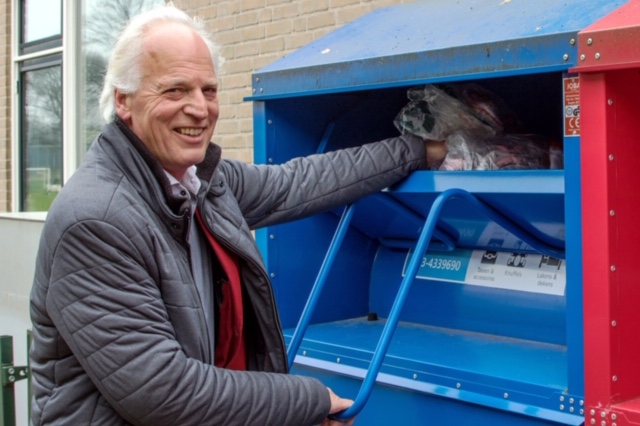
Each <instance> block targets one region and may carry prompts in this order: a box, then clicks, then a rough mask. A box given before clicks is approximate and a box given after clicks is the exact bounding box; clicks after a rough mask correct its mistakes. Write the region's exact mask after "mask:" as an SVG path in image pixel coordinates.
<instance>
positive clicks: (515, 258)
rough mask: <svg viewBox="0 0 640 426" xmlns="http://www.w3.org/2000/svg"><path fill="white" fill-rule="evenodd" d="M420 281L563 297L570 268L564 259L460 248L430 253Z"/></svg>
mask: <svg viewBox="0 0 640 426" xmlns="http://www.w3.org/2000/svg"><path fill="white" fill-rule="evenodd" d="M412 254H413V251H411V250H410V251H409V252H408V253H407V258H406V259H405V264H404V268H403V270H402V275H403V276H404V274H405V271H406V268H407V266H408V264H409V261H410V259H411V256H412ZM416 278H417V279H425V280H433V279H436V280H439V281H446V282H452V283H459V284H468V285H477V286H483V287H493V288H501V289H505V290H516V291H528V292H532V293H543V294H551V295H556V296H563V295H564V292H565V287H566V283H567V269H566V265H565V262H564V260H562V259H556V258H554V257H550V256H547V255H543V254H531V253H519V252H500V251H494V250H490V249H489V250H464V249H456V250H453V251H450V252H426V253H425V254H424V256H423V257H422V259H421V261H420V266H419V268H418V273H417V274H416Z"/></svg>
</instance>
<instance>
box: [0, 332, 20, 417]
mask: <svg viewBox="0 0 640 426" xmlns="http://www.w3.org/2000/svg"><path fill="white" fill-rule="evenodd" d="M12 366H13V337H11V336H0V368H1V370H0V371H2V387H1V388H0V426H15V424H16V409H15V405H16V401H15V395H14V389H13V382H11V381H9V380H8V379H7V380H5V370H7V369H8V368H11V367H12Z"/></svg>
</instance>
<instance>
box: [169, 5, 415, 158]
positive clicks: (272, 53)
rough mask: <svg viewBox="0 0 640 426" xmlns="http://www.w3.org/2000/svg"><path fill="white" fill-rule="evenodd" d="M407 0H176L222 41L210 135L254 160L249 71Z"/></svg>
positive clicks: (232, 154) (227, 152)
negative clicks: (213, 129) (217, 109)
mask: <svg viewBox="0 0 640 426" xmlns="http://www.w3.org/2000/svg"><path fill="white" fill-rule="evenodd" d="M406 2H407V1H406V0H369V1H365V0H225V1H216V0H174V1H173V3H174V4H175V5H176V6H178V7H180V8H181V9H183V10H185V11H187V12H189V13H190V14H192V15H196V16H200V17H201V18H203V19H204V20H205V21H206V22H207V25H208V27H209V28H210V29H211V31H212V32H213V34H214V35H215V38H216V40H217V42H218V43H219V44H220V45H221V46H222V56H223V57H224V58H225V62H224V65H223V66H222V67H221V70H220V72H219V79H220V84H221V87H220V119H219V121H218V125H217V128H216V133H215V134H214V141H215V142H216V143H218V144H220V145H222V147H223V148H224V151H223V155H224V156H225V157H227V158H236V159H239V160H243V161H247V162H251V161H253V134H252V129H253V117H252V112H253V111H252V105H251V103H250V102H243V98H245V97H246V96H250V95H251V74H252V73H253V72H254V71H256V70H258V69H260V68H261V67H263V66H265V65H267V64H270V63H272V62H274V61H275V60H277V59H279V58H281V57H283V56H284V55H286V54H287V53H290V52H292V51H293V50H295V49H297V48H299V47H302V46H304V45H306V44H308V43H309V42H311V41H313V40H315V39H317V38H319V37H321V36H323V35H325V34H327V33H328V32H331V31H332V30H334V29H336V28H338V27H340V26H342V25H344V24H345V23H348V22H351V21H353V20H354V19H356V18H358V17H360V16H362V15H364V14H366V13H367V12H370V11H372V10H375V9H378V8H380V7H384V6H389V5H393V4H399V3H406Z"/></svg>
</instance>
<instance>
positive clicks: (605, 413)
mask: <svg viewBox="0 0 640 426" xmlns="http://www.w3.org/2000/svg"><path fill="white" fill-rule="evenodd" d="M600 417H602V418H603V419H604V418H606V417H607V412H606V411H603V412H601V413H600Z"/></svg>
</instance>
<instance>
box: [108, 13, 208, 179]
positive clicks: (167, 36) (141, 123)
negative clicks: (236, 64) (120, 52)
mask: <svg viewBox="0 0 640 426" xmlns="http://www.w3.org/2000/svg"><path fill="white" fill-rule="evenodd" d="M142 50H143V53H142V56H141V59H140V70H141V71H142V81H141V84H140V87H139V89H138V90H137V91H136V92H135V93H132V94H128V95H127V94H124V93H122V92H120V91H119V90H117V89H116V91H115V105H116V114H117V115H118V116H119V117H120V118H121V119H122V120H123V121H124V122H125V123H126V124H127V125H128V126H129V127H130V128H131V130H133V132H134V133H135V134H136V135H137V136H138V137H139V138H140V139H141V140H142V142H143V143H144V144H145V146H146V147H147V148H148V149H149V150H150V151H151V153H152V154H154V155H155V156H156V158H157V159H158V161H160V164H162V167H163V168H164V169H165V170H166V171H168V172H169V173H171V174H172V175H173V176H174V177H175V178H176V179H178V180H180V179H182V176H183V175H184V173H185V172H186V170H187V169H188V168H189V167H191V166H192V165H195V164H198V163H200V162H201V161H202V160H203V159H204V155H205V152H206V150H207V146H208V145H209V141H210V140H211V136H212V135H213V129H214V128H215V125H216V122H217V120H218V114H219V106H218V97H217V89H218V80H217V78H216V73H215V68H214V65H213V59H212V58H211V53H210V52H209V49H208V47H207V45H206V44H205V42H204V41H203V40H202V39H201V38H200V36H198V35H197V34H196V33H195V32H194V31H193V30H191V29H190V28H187V27H185V26H183V25H180V24H167V25H158V26H155V27H153V28H151V29H149V31H148V32H147V35H146V37H145V40H144V41H143V49H142Z"/></svg>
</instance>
